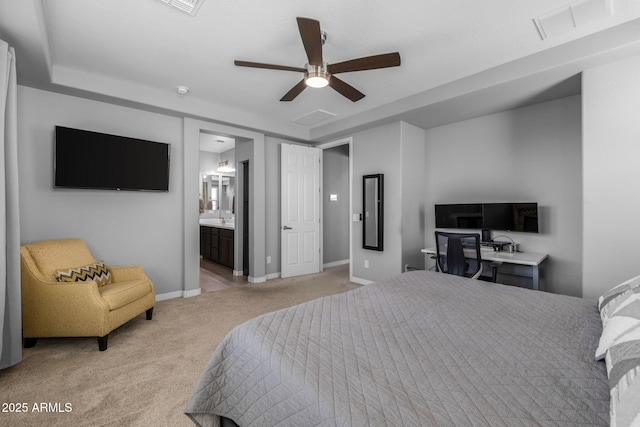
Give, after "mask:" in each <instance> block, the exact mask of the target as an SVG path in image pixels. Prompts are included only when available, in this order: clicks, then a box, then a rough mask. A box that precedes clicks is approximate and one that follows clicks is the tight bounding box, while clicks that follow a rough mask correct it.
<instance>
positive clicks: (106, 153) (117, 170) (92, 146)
mask: <svg viewBox="0 0 640 427" xmlns="http://www.w3.org/2000/svg"><path fill="white" fill-rule="evenodd" d="M54 152H55V153H54V162H55V163H54V187H56V188H87V189H101V190H140V191H165V192H166V191H169V163H170V162H169V161H170V157H171V145H170V144H166V143H162V142H153V141H146V140H142V139H135V138H127V137H123V136H117V135H108V134H104V133H98V132H90V131H86V130H80V129H71V128H67V127H62V126H56V139H55V150H54Z"/></svg>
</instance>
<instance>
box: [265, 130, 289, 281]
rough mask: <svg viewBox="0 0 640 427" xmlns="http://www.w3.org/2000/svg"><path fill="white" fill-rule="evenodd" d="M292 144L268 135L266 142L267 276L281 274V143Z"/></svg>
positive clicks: (271, 276)
mask: <svg viewBox="0 0 640 427" xmlns="http://www.w3.org/2000/svg"><path fill="white" fill-rule="evenodd" d="M283 143H285V144H290V143H291V142H290V141H285V140H283V139H279V138H271V137H267V139H266V144H265V156H266V158H265V164H266V169H265V174H266V175H265V181H266V189H267V190H266V191H267V200H266V210H265V218H266V230H265V231H266V242H267V248H266V254H267V260H265V262H266V261H268V260H271V262H269V263H267V265H266V271H267V277H268V278H273V277H278V276H279V274H280V235H281V231H280V221H281V218H280V203H281V199H280V144H283Z"/></svg>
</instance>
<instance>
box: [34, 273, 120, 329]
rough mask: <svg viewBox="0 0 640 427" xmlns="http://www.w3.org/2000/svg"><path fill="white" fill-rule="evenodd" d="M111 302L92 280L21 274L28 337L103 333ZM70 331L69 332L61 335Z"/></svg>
mask: <svg viewBox="0 0 640 427" xmlns="http://www.w3.org/2000/svg"><path fill="white" fill-rule="evenodd" d="M108 315H109V304H107V302H106V301H105V300H104V298H102V296H101V295H100V292H99V291H98V284H97V283H96V282H94V281H91V282H57V281H40V280H37V279H35V278H34V277H33V276H31V275H29V274H23V276H22V319H23V334H24V336H25V337H48V336H92V335H95V336H104V335H105V334H107V333H109V331H108V328H107V317H108ZM61 334H68V335H61Z"/></svg>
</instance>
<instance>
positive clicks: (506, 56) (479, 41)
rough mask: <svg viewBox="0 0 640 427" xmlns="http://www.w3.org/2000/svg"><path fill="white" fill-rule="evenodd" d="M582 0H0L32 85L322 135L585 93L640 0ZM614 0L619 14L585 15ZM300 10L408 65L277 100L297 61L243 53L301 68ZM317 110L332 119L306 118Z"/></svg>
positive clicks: (345, 54) (346, 42)
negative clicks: (585, 82)
mask: <svg viewBox="0 0 640 427" xmlns="http://www.w3.org/2000/svg"><path fill="white" fill-rule="evenodd" d="M584 1H585V0H579V1H578V2H576V1H567V0H535V1H532V0H484V1H460V0H449V1H442V0H396V1H394V2H391V1H388V0H384V1H383V0H349V1H345V0H323V1H321V2H318V1H309V0H280V1H278V2H273V1H264V0H204V3H203V4H202V6H201V7H200V9H199V12H198V13H197V15H196V16H195V17H192V16H189V15H188V14H185V13H183V12H181V11H179V10H177V9H173V8H171V7H169V6H167V5H166V4H164V3H163V2H161V1H160V0H135V1H131V0H109V1H104V0H82V1H79V0H55V1H42V0H21V1H15V0H0V38H2V39H4V40H6V41H8V42H9V43H10V44H11V45H12V46H14V47H15V49H16V56H17V64H18V82H19V84H22V85H27V86H33V87H38V88H43V89H48V90H56V91H60V92H66V93H71V94H80V95H82V96H87V97H91V98H95V99H105V100H109V101H110V102H118V103H122V104H124V105H134V106H136V107H138V108H148V109H151V110H156V111H163V112H168V113H171V114H177V115H181V116H192V117H199V118H204V119H207V120H212V121H217V122H220V123H224V124H226V125H233V126H239V127H243V128H247V129H256V130H260V131H263V132H265V133H268V134H273V135H279V136H285V137H289V138H293V139H297V140H301V141H319V140H326V139H329V138H332V137H337V136H339V135H341V134H344V133H345V132H349V131H353V130H355V129H358V128H361V127H364V126H368V125H371V124H372V123H380V122H384V121H388V120H398V119H402V120H406V121H408V122H410V123H413V124H416V125H417V126H422V127H430V126H437V125H439V124H443V123H446V122H448V121H451V120H454V119H455V120H458V119H464V118H469V117H474V116H476V115H479V114H487V113H490V112H494V111H500V110H501V109H505V108H512V107H514V106H520V105H526V104H528V103H532V102H538V101H541V100H546V99H551V98H553V97H557V96H566V95H568V94H573V93H577V92H579V83H580V82H579V78H576V76H579V73H580V71H582V70H583V69H584V68H585V67H588V66H593V65H595V64H597V63H599V62H601V61H605V60H606V61H609V60H612V59H616V58H617V57H620V56H621V55H627V54H629V53H636V52H640V1H638V0H589V1H590V2H594V3H589V4H586V5H585V4H584ZM576 3H577V5H578V6H580V7H579V8H577V9H576V10H579V11H580V13H581V14H580V22H579V25H578V26H577V27H576V28H566V29H565V27H563V26H562V24H563V23H566V22H565V21H566V20H563V19H555V20H554V19H549V20H547V21H546V22H547V23H548V25H549V28H548V29H549V37H548V38H547V39H545V40H542V38H541V36H540V32H539V30H538V28H537V27H536V25H535V23H534V19H535V18H538V17H544V15H547V14H549V13H552V12H556V11H559V12H561V13H559V14H558V15H557V16H559V17H560V18H563V17H566V16H567V15H566V10H567V6H568V5H570V4H574V5H575V4H576ZM601 3H602V4H606V5H607V7H609V8H610V10H611V11H612V13H611V14H610V15H608V16H607V15H603V16H602V17H599V16H598V14H597V13H596V14H595V15H593V18H592V19H584V12H585V11H587V12H589V11H590V10H591V11H592V10H595V11H596V12H597V11H598V10H599V8H600V4H601ZM592 6H593V7H592ZM563 11H564V12H563ZM297 16H302V17H308V18H313V19H317V20H319V21H320V24H321V27H322V29H323V30H324V31H326V32H327V34H328V37H327V41H326V43H325V45H324V56H325V60H326V61H327V62H329V63H335V62H340V61H344V60H348V59H353V58H358V57H362V56H368V55H374V54H379V53H387V52H393V51H398V52H400V55H401V57H402V65H401V66H400V67H397V68H389V69H383V70H371V71H363V72H355V73H345V74H341V76H340V77H341V78H342V79H343V80H344V81H346V82H347V83H349V84H351V85H353V86H354V87H356V88H357V89H359V90H360V91H362V92H363V93H365V94H366V97H365V98H364V99H362V100H361V101H358V102H356V103H353V102H351V101H349V100H348V99H346V98H344V97H342V96H341V95H339V94H338V93H337V92H335V91H333V90H332V89H331V88H328V87H327V88H324V89H306V90H305V91H304V92H303V93H302V94H301V95H300V96H298V97H297V98H296V99H295V100H294V101H292V102H289V103H284V102H280V101H279V99H280V98H281V97H282V95H284V94H285V93H286V92H287V91H288V90H289V89H290V88H291V87H292V86H293V85H295V84H296V83H297V82H298V81H299V80H300V79H301V78H302V76H301V75H300V74H298V73H295V72H287V71H274V70H263V69H251V68H241V67H236V66H234V64H233V61H234V60H235V59H241V60H248V61H256V62H266V63H272V64H279V65H290V66H294V67H303V66H304V64H305V63H306V61H307V60H306V56H305V51H304V48H303V46H302V43H301V41H300V35H299V32H298V28H297V24H296V19H295V18H296V17H297ZM588 16H591V15H588ZM556 24H557V25H556ZM179 85H182V86H186V87H188V88H189V90H190V91H189V93H188V94H186V95H179V94H178V93H177V92H176V87H177V86H179ZM318 110H323V111H324V112H328V113H331V114H335V117H331V116H328V118H326V119H325V120H323V121H321V122H319V123H313V124H308V125H301V124H297V123H294V122H293V120H295V119H297V118H299V117H301V116H305V115H307V114H312V113H315V112H317V111H318ZM312 115H313V114H312ZM319 116H320V117H323V115H319ZM324 116H326V115H324Z"/></svg>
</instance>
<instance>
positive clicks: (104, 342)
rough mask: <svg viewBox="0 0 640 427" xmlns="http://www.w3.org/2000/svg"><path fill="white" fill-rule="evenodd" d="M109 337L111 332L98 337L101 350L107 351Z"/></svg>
mask: <svg viewBox="0 0 640 427" xmlns="http://www.w3.org/2000/svg"><path fill="white" fill-rule="evenodd" d="M108 339H109V334H107V335H105V336H103V337H98V348H99V349H100V351H105V350H106V349H107V340H108Z"/></svg>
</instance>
